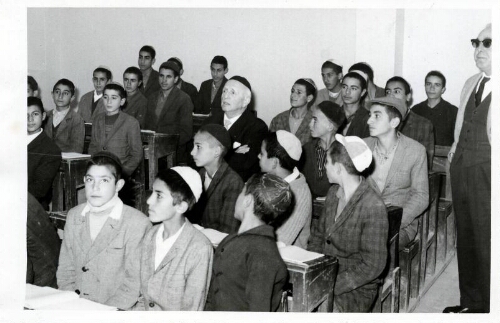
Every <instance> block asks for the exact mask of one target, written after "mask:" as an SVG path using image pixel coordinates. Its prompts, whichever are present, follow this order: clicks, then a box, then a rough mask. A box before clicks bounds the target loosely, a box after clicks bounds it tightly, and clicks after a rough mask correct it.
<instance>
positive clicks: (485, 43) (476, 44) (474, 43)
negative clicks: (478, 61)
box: [470, 38, 491, 48]
mask: <svg viewBox="0 0 500 323" xmlns="http://www.w3.org/2000/svg"><path fill="white" fill-rule="evenodd" d="M470 42H471V43H472V47H474V48H478V47H479V44H480V43H483V46H484V48H490V47H491V38H485V39H483V40H479V39H477V38H476V39H471V40H470Z"/></svg>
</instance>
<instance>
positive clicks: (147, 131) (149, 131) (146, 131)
mask: <svg viewBox="0 0 500 323" xmlns="http://www.w3.org/2000/svg"><path fill="white" fill-rule="evenodd" d="M141 132H144V133H156V131H154V130H147V129H144V130H141Z"/></svg>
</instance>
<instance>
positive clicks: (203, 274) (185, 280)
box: [133, 166, 213, 311]
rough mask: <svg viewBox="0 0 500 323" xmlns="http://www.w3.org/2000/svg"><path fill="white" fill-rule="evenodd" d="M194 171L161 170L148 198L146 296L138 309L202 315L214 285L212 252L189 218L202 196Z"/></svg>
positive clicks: (143, 256) (144, 268) (143, 279)
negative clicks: (210, 284)
mask: <svg viewBox="0 0 500 323" xmlns="http://www.w3.org/2000/svg"><path fill="white" fill-rule="evenodd" d="M201 190H202V188H201V179H200V175H198V173H197V172H196V171H195V170H194V169H192V168H190V167H179V166H177V167H172V168H170V169H166V170H163V171H160V172H159V173H158V175H157V177H156V180H155V182H154V184H153V194H151V196H150V197H149V199H148V201H147V203H148V205H149V220H150V221H151V222H153V223H158V222H159V224H157V225H155V226H153V228H152V229H151V230H149V231H148V233H147V234H146V236H145V238H144V242H143V246H142V252H141V275H140V280H141V296H140V297H139V300H138V302H137V304H136V305H135V306H134V308H133V309H134V310H146V311H162V310H163V311H201V310H203V307H204V306H205V300H206V297H207V293H208V286H209V283H210V274H211V268H212V259H213V247H212V244H211V243H210V241H209V240H208V239H207V238H206V237H205V235H204V234H203V233H201V232H200V231H198V230H197V229H196V228H195V227H194V226H193V225H192V224H191V223H190V222H189V220H187V219H186V218H185V216H184V214H185V213H186V212H187V211H188V210H189V209H191V208H192V207H193V205H194V204H195V203H196V201H198V199H199V197H200V194H201Z"/></svg>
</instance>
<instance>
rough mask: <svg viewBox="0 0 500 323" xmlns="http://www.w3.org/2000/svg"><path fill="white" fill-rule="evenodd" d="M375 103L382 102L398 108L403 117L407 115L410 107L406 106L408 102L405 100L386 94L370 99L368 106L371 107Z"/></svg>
mask: <svg viewBox="0 0 500 323" xmlns="http://www.w3.org/2000/svg"><path fill="white" fill-rule="evenodd" d="M375 103H380V104H384V105H388V106H391V107H394V108H396V109H397V110H398V111H399V113H401V116H402V117H403V118H404V117H405V116H406V113H407V112H408V107H407V106H406V102H405V101H404V100H401V99H398V98H395V97H392V96H384V97H381V98H374V99H371V100H370V101H368V107H370V108H371V106H372V105H373V104H375Z"/></svg>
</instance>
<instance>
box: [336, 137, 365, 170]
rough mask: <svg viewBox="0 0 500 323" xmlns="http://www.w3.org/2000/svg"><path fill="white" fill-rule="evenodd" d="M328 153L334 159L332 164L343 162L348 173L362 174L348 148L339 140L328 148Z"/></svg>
mask: <svg viewBox="0 0 500 323" xmlns="http://www.w3.org/2000/svg"><path fill="white" fill-rule="evenodd" d="M328 154H329V155H330V158H331V159H332V164H335V163H339V164H342V165H343V166H344V168H345V170H346V171H347V173H348V174H351V175H361V173H360V172H359V171H358V170H357V169H356V167H355V166H354V163H353V162H352V159H351V157H350V156H349V153H348V152H347V149H346V148H345V147H344V145H342V144H341V143H340V142H338V141H334V142H333V143H332V145H331V146H330V149H329V150H328Z"/></svg>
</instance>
